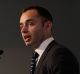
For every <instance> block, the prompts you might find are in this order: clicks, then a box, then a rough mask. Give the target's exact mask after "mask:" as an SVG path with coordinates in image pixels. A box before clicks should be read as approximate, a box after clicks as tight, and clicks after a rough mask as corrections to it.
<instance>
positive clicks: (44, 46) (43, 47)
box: [35, 37, 54, 56]
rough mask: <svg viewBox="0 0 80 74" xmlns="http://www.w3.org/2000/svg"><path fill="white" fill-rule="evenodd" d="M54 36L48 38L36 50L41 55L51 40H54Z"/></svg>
mask: <svg viewBox="0 0 80 74" xmlns="http://www.w3.org/2000/svg"><path fill="white" fill-rule="evenodd" d="M53 40H54V38H53V37H50V38H47V39H46V40H44V41H43V42H42V43H41V45H40V46H39V47H38V48H37V49H36V50H35V51H36V52H37V53H38V54H39V56H41V55H42V54H43V52H44V51H45V49H46V48H47V46H48V45H49V43H50V42H51V41H53Z"/></svg>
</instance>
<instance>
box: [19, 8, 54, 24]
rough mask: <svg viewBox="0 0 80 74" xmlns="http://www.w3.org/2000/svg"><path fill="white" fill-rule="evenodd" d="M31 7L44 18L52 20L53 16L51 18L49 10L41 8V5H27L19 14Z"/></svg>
mask: <svg viewBox="0 0 80 74" xmlns="http://www.w3.org/2000/svg"><path fill="white" fill-rule="evenodd" d="M32 9H35V10H37V12H38V14H39V15H40V16H42V17H44V18H45V19H46V20H50V21H51V22H53V18H52V16H51V14H50V12H49V11H48V10H47V9H46V8H43V7H41V6H29V7H28V8H25V9H23V10H22V12H21V14H20V16H21V15H22V14H23V13H24V12H26V11H28V10H32Z"/></svg>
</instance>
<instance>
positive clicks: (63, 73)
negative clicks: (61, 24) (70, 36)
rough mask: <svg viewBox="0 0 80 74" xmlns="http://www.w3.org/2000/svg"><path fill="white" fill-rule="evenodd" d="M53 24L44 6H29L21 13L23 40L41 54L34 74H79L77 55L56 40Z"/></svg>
mask: <svg viewBox="0 0 80 74" xmlns="http://www.w3.org/2000/svg"><path fill="white" fill-rule="evenodd" d="M52 26H53V19H52V16H51V14H50V13H49V11H48V10H47V9H45V8H43V7H40V6H31V7H28V8H26V9H24V10H23V11H22V13H21V15H20V29H21V34H22V37H23V40H24V42H25V44H26V46H31V47H32V48H33V49H34V51H35V52H37V53H38V54H39V56H38V58H37V63H36V68H35V71H34V73H33V74H78V72H79V65H78V62H77V60H76V58H75V56H74V55H73V54H72V53H71V52H70V51H69V50H68V49H67V48H65V47H64V46H62V45H60V44H58V43H57V42H56V41H55V40H54V37H53V27H52Z"/></svg>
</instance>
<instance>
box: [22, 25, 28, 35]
mask: <svg viewBox="0 0 80 74" xmlns="http://www.w3.org/2000/svg"><path fill="white" fill-rule="evenodd" d="M21 32H22V33H27V32H28V26H26V25H24V26H23V27H22V29H21Z"/></svg>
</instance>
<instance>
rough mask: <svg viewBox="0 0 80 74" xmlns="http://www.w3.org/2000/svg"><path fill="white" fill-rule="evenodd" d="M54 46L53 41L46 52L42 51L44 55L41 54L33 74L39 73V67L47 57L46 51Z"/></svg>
mask: <svg viewBox="0 0 80 74" xmlns="http://www.w3.org/2000/svg"><path fill="white" fill-rule="evenodd" d="M54 44H55V41H54V40H53V41H52V42H51V43H50V44H49V45H48V47H47V48H46V50H45V51H44V53H43V54H42V56H41V58H40V60H39V62H38V65H37V67H36V69H35V72H36V71H39V69H40V66H41V65H42V62H43V61H44V59H45V58H46V56H47V54H48V51H49V50H50V49H51V48H52V46H54Z"/></svg>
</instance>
